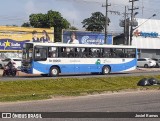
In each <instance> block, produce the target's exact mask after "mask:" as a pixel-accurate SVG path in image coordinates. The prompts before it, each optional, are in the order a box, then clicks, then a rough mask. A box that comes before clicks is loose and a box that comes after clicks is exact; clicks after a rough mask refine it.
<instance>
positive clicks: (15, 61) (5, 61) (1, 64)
mask: <svg viewBox="0 0 160 121" xmlns="http://www.w3.org/2000/svg"><path fill="white" fill-rule="evenodd" d="M10 60H11V62H12V63H13V64H14V66H15V68H17V69H20V68H21V61H22V59H21V58H5V59H2V60H0V68H4V66H5V65H7V64H8V62H9V61H10Z"/></svg>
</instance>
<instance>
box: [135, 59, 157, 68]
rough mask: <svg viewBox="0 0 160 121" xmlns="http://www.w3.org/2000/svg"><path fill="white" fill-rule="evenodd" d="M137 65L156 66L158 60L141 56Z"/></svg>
mask: <svg viewBox="0 0 160 121" xmlns="http://www.w3.org/2000/svg"><path fill="white" fill-rule="evenodd" d="M137 66H138V67H145V68H148V67H155V66H156V61H154V60H152V59H151V58H139V59H137Z"/></svg>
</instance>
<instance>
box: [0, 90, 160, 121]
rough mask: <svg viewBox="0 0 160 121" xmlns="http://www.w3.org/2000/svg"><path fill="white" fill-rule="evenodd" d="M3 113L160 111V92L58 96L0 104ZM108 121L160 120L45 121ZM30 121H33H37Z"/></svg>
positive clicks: (139, 119)
mask: <svg viewBox="0 0 160 121" xmlns="http://www.w3.org/2000/svg"><path fill="white" fill-rule="evenodd" d="M0 112H160V91H158V90H157V91H137V92H121V93H110V94H101V95H90V96H82V97H67V98H61V97H59V98H53V99H50V100H42V101H31V102H18V103H0ZM126 115H127V114H126ZM159 117H160V116H159ZM14 120H15V121H19V120H17V119H14ZM108 120H110V121H119V120H120V121H142V120H144V121H155V120H156V121H158V119H151V118H148V119H147V118H145V119H144V118H138V119H137V118H136V119H135V118H131V119H128V118H127V119H126V118H121V119H118V118H114V119H104V118H100V119H92V118H91V119H84V118H80V119H54V118H53V119H44V121H108ZM29 121H34V119H32V120H31V119H30V120H29Z"/></svg>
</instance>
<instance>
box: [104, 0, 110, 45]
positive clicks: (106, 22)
mask: <svg viewBox="0 0 160 121" xmlns="http://www.w3.org/2000/svg"><path fill="white" fill-rule="evenodd" d="M108 6H111V5H109V4H108V0H106V5H105V6H104V5H102V7H106V20H105V38H104V44H106V43H107V36H108V33H107V26H108Z"/></svg>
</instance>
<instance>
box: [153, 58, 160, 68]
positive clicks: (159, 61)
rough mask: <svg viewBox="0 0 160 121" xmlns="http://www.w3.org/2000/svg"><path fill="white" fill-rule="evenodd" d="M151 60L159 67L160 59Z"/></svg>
mask: <svg viewBox="0 0 160 121" xmlns="http://www.w3.org/2000/svg"><path fill="white" fill-rule="evenodd" d="M152 60H154V61H156V67H157V68H159V67H160V58H152Z"/></svg>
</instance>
